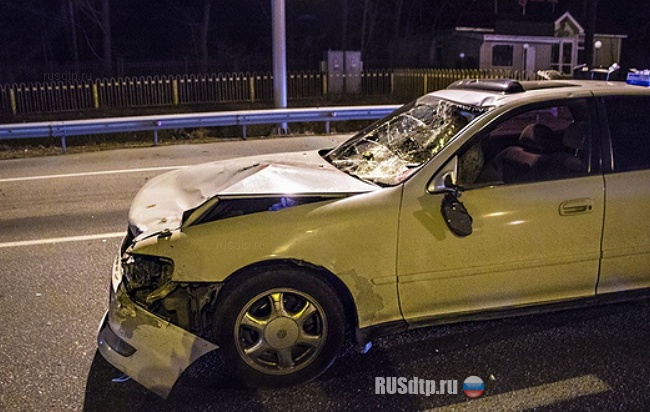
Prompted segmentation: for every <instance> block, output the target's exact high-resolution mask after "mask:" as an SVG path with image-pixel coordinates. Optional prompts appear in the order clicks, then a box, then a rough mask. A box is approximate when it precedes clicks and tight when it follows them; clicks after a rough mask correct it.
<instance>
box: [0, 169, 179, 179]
mask: <svg viewBox="0 0 650 412" xmlns="http://www.w3.org/2000/svg"><path fill="white" fill-rule="evenodd" d="M183 167H187V166H159V167H142V168H140V169H120V170H102V171H99V172H83V173H66V174H60V175H43V176H25V177H8V178H4V179H0V183H7V182H23V181H25V180H45V179H60V178H66V177H85V176H101V175H113V174H120V173H138V172H156V171H160V170H174V169H181V168H183Z"/></svg>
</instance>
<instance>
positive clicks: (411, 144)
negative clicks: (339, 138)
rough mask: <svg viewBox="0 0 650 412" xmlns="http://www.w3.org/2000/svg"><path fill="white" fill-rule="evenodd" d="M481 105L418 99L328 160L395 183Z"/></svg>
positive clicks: (343, 168)
mask: <svg viewBox="0 0 650 412" xmlns="http://www.w3.org/2000/svg"><path fill="white" fill-rule="evenodd" d="M485 111H486V109H485V108H478V107H474V106H463V105H460V104H457V103H453V102H450V101H446V100H440V99H435V98H431V97H428V98H423V99H420V100H418V101H415V102H413V103H410V104H408V105H406V106H403V107H402V108H401V109H400V110H398V111H396V112H394V113H393V114H391V115H390V116H388V117H387V118H385V119H383V120H381V121H379V122H377V123H375V124H374V125H372V126H371V127H369V128H367V129H365V130H363V131H361V132H360V133H358V134H357V135H356V136H354V137H353V138H351V139H350V140H348V141H347V142H345V143H343V144H342V145H340V146H339V147H337V148H335V149H334V150H332V151H331V152H330V153H329V154H328V155H327V159H328V160H329V161H330V162H331V163H332V164H333V165H334V166H336V167H337V168H338V169H340V170H341V171H343V172H345V173H348V174H351V175H353V176H356V177H358V178H359V179H361V180H365V181H370V182H373V183H377V184H383V185H395V184H398V183H400V182H402V181H403V180H404V179H406V178H407V177H408V176H410V175H411V174H412V173H413V172H414V171H415V170H416V169H417V168H418V167H419V166H421V165H423V164H425V163H426V162H428V161H429V160H430V159H431V158H433V156H435V155H436V153H438V152H439V151H440V150H441V149H442V148H443V147H445V146H446V145H447V143H449V142H450V141H451V140H452V139H453V138H454V136H456V134H457V133H458V132H459V131H460V130H461V129H462V128H463V127H465V126H466V125H467V124H468V123H469V122H471V121H472V120H473V119H474V118H476V117H477V116H478V115H480V114H482V113H484V112H485Z"/></svg>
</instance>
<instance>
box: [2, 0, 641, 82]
mask: <svg viewBox="0 0 650 412" xmlns="http://www.w3.org/2000/svg"><path fill="white" fill-rule="evenodd" d="M72 1H73V2H75V3H81V4H90V5H91V6H92V5H95V6H97V7H98V4H99V0H72ZM344 1H347V2H348V4H349V7H350V12H349V19H348V31H347V33H348V34H347V37H346V42H347V44H348V46H349V47H348V48H349V49H359V48H360V44H361V26H362V10H363V4H364V0H286V4H287V26H288V38H287V43H288V60H289V66H290V68H292V69H316V68H317V64H318V60H320V57H321V56H322V53H323V51H325V50H327V49H337V48H340V47H341V44H342V43H343V36H342V33H343V30H342V20H343V19H342V7H341V5H342V3H343V2H344ZM403 1H404V6H403V11H402V15H401V22H400V26H399V31H398V36H399V37H401V38H405V37H408V36H417V35H423V36H424V35H431V32H432V24H433V23H432V22H433V21H434V19H435V15H436V13H437V12H438V10H439V9H440V6H441V5H442V4H445V6H446V8H445V9H444V11H443V12H442V13H441V15H440V17H439V19H438V25H437V27H439V28H444V27H449V26H453V24H454V22H455V19H457V18H458V16H459V15H460V13H462V12H468V10H488V11H489V10H493V9H494V0H474V1H472V0H465V1H463V0H451V1H449V0H403ZM370 3H371V4H376V5H377V9H376V10H377V14H376V19H375V20H374V21H375V25H374V29H373V33H372V34H371V36H370V42H369V43H368V45H367V47H366V49H365V53H364V54H365V56H364V59H365V60H366V61H367V62H368V65H367V66H374V67H386V63H387V62H388V61H389V55H388V53H389V48H390V47H389V45H390V42H391V40H392V39H393V38H394V37H395V29H394V21H395V5H396V4H397V3H398V0H371V1H370ZM64 4H65V0H0V35H1V36H2V42H1V43H0V65H5V66H6V65H11V64H24V65H32V64H44V63H46V62H57V63H63V62H70V61H72V53H71V42H70V35H69V29H68V27H69V26H68V21H67V20H66V13H65V8H64V7H63V5H64ZM270 4H271V0H237V1H234V0H228V1H226V0H213V7H212V12H211V14H210V31H209V37H208V50H209V53H210V58H212V59H217V60H222V61H223V62H224V65H226V63H237V64H239V65H240V66H241V67H240V69H242V70H247V69H248V68H251V67H252V68H257V67H263V66H265V65H267V64H268V62H270V53H271V36H270V32H271V7H270ZM498 4H499V9H500V11H506V12H507V11H512V12H515V13H518V12H520V10H521V9H520V8H519V6H518V0H498ZM582 4H583V0H559V4H558V5H557V6H556V10H555V12H556V15H557V14H558V13H559V12H561V11H564V10H570V11H572V13H573V14H574V16H576V17H578V18H580V17H581V15H582V11H583V9H582ZM535 7H537V8H538V9H539V10H542V12H543V13H548V14H549V15H550V10H551V7H552V6H551V5H550V4H547V3H533V2H532V1H531V2H529V11H530V12H531V13H532V12H534V11H535V9H534V8H535ZM91 8H92V7H91ZM88 10H90V9H88ZM88 10H85V11H84V10H82V9H79V10H77V15H76V16H77V17H76V18H77V35H78V50H79V60H80V61H82V62H83V61H99V60H100V57H101V30H100V28H99V27H98V25H97V24H96V23H94V21H93V19H94V18H95V17H96V16H94V15H93V14H92V13H91V12H89V11H88ZM201 12H202V1H201V0H156V1H154V0H111V20H112V24H111V27H112V36H113V39H112V40H113V41H112V44H113V57H114V59H123V60H124V61H130V60H182V59H184V58H189V59H197V58H198V56H199V54H200V52H199V46H198V33H199V23H200V20H201V14H202V13H201ZM598 17H599V20H600V21H603V22H604V24H605V25H607V26H613V27H617V28H619V29H620V30H621V31H622V32H623V33H626V34H627V35H628V39H626V40H625V41H624V46H623V47H624V49H623V58H622V62H621V63H622V64H623V65H624V66H637V67H650V46H649V45H650V2H646V1H632V0H617V1H613V0H600V3H599V7H598ZM366 38H367V37H366ZM267 69H270V67H268V68H267Z"/></svg>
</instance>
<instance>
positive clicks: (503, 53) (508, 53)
mask: <svg viewBox="0 0 650 412" xmlns="http://www.w3.org/2000/svg"><path fill="white" fill-rule="evenodd" d="M512 55H513V47H512V46H510V45H507V44H499V45H496V46H492V66H504V67H512Z"/></svg>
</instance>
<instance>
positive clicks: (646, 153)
mask: <svg viewBox="0 0 650 412" xmlns="http://www.w3.org/2000/svg"><path fill="white" fill-rule="evenodd" d="M605 108H606V110H607V122H608V123H609V131H610V135H611V139H612V152H613V156H614V170H615V171H618V172H623V171H628V170H640V169H649V168H650V96H611V97H607V98H605Z"/></svg>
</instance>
